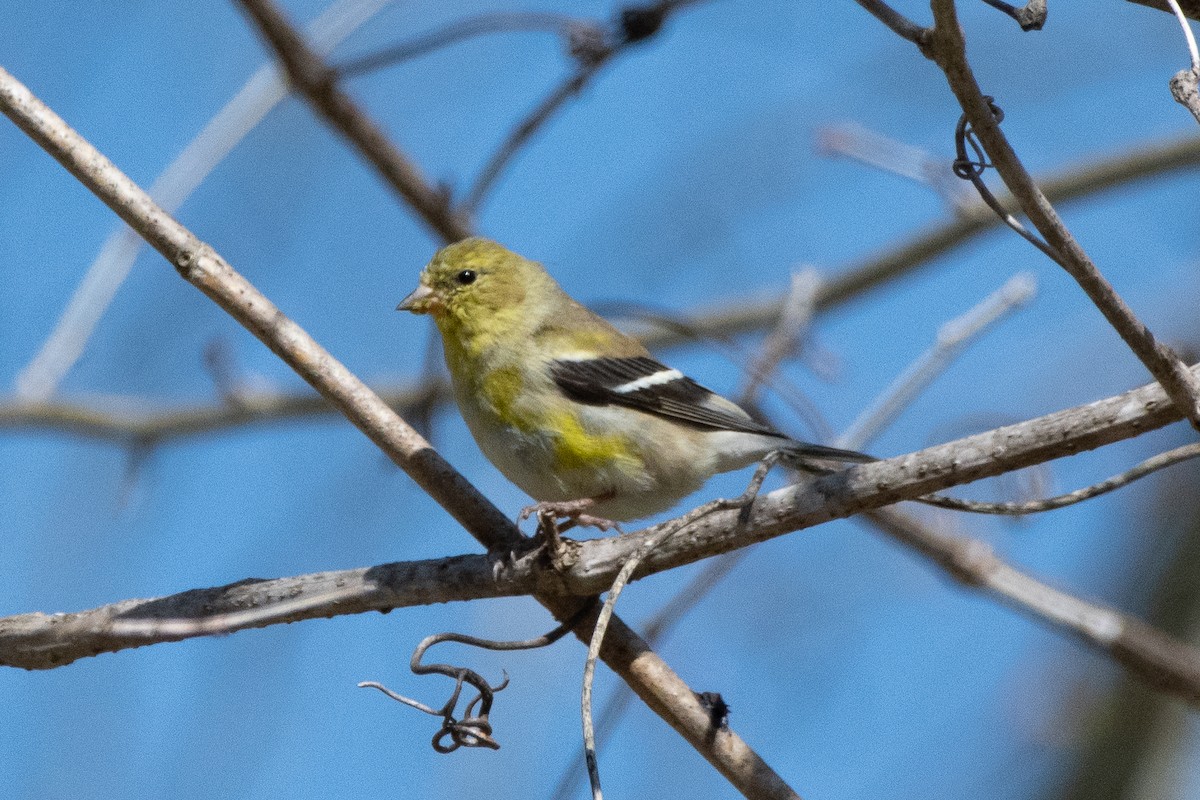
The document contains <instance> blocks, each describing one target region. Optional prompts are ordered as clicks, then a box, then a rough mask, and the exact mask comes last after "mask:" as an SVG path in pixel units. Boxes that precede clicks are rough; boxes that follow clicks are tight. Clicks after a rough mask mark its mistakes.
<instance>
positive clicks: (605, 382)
mask: <svg viewBox="0 0 1200 800" xmlns="http://www.w3.org/2000/svg"><path fill="white" fill-rule="evenodd" d="M396 309H397V310H398V311H409V312H413V313H415V314H427V315H429V316H430V317H432V318H433V322H434V324H435V325H436V327H437V329H438V332H439V333H440V334H441V340H442V345H443V350H444V354H445V359H446V367H447V369H448V371H449V373H450V380H451V384H452V386H453V392H454V397H455V400H456V401H457V404H458V408H459V410H460V412H461V413H462V417H463V419H464V421H465V422H466V425H467V428H468V429H469V430H470V431H471V434H472V436H473V437H474V439H475V441H476V443H477V444H478V446H479V449H480V450H481V451H482V452H483V454H484V455H485V456H486V457H487V458H488V460H490V461H491V462H492V463H493V464H494V465H495V466H496V468H497V469H499V470H500V472H501V473H502V474H503V475H504V476H505V477H506V478H508V479H509V480H510V481H512V482H513V483H514V484H516V485H517V486H518V487H519V488H520V489H521V490H522V491H524V492H525V493H526V494H528V495H529V496H530V497H532V498H533V499H534V500H535V501H536V503H535V504H534V505H532V506H529V507H527V508H525V509H523V510H522V512H521V518H522V519H524V518H526V517H528V516H529V515H531V514H535V513H536V514H538V515H543V514H545V515H550V516H551V517H552V518H565V519H568V520H569V521H571V522H572V523H574V524H581V525H592V526H595V527H598V528H601V529H602V530H607V529H609V528H611V527H613V526H615V524H616V523H619V522H628V521H632V520H637V519H642V518H644V517H648V516H651V515H654V514H657V513H659V512H662V511H666V510H667V509H670V508H672V507H673V506H675V505H676V504H677V503H678V502H679V501H680V500H682V499H683V498H684V497H686V496H688V495H690V494H692V493H693V492H695V491H697V490H698V489H700V488H701V487H702V486H703V485H704V483H705V482H706V481H708V479H709V478H710V477H712V476H713V475H715V474H717V473H722V472H729V471H733V470H738V469H742V468H744V467H747V466H749V465H751V464H753V463H755V462H759V461H761V460H762V459H764V458H766V457H767V456H768V455H770V454H774V453H778V454H780V455H781V456H782V457H783V458H784V459H785V460H788V461H790V462H792V463H797V462H799V463H801V464H803V463H805V462H807V461H808V460H809V459H818V460H825V461H839V462H867V461H873V460H875V459H873V458H872V457H871V456H868V455H865V454H863V453H858V452H855V451H852V450H842V449H838V448H834V447H826V446H823V445H818V444H810V443H807V442H801V441H797V440H795V439H792V438H790V437H788V436H786V435H785V434H783V433H780V432H779V431H778V430H776V429H775V428H773V427H771V426H770V425H767V424H765V423H763V422H760V421H758V420H756V419H754V418H753V417H751V416H750V414H748V413H747V412H746V411H745V410H744V409H742V408H741V407H739V406H738V405H737V404H736V403H734V402H733V401H731V400H728V399H726V398H724V397H722V396H721V395H719V394H717V393H716V392H713V391H711V390H710V389H706V388H705V387H704V386H701V385H700V384H699V383H697V382H696V381H694V380H692V379H691V378H689V377H687V376H686V375H684V374H683V373H682V372H680V371H679V370H676V369H672V368H671V367H668V366H666V365H664V364H662V363H660V362H659V361H657V360H656V359H654V358H653V357H652V356H651V355H650V352H649V351H648V350H647V349H646V348H645V346H643V345H642V343H641V342H639V341H638V340H636V339H634V338H633V337H631V336H629V335H627V334H625V333H622V332H621V331H619V330H618V329H617V328H616V327H614V326H613V325H612V324H610V323H609V322H608V321H607V320H605V319H604V318H603V317H601V316H599V315H597V314H595V313H593V312H592V311H590V310H588V309H587V308H585V307H584V306H583V305H581V304H580V303H578V302H577V301H575V300H574V299H573V298H572V297H571V296H570V295H568V294H567V293H566V291H564V290H563V288H562V287H561V286H559V284H558V283H557V282H556V281H555V280H554V278H553V277H552V276H551V275H550V273H549V272H547V271H546V269H545V268H544V267H543V266H542V265H541V264H539V263H538V262H536V261H532V260H530V259H527V258H524V257H523V256H521V255H519V254H517V253H515V252H513V251H512V250H509V249H508V248H506V247H504V246H503V245H501V244H499V243H497V242H495V241H492V240H490V239H486V238H482V237H471V238H467V239H463V240H461V241H458V242H455V243H453V244H450V245H447V246H445V247H443V248H442V249H440V250H438V251H437V253H435V254H434V256H433V258H432V259H431V260H430V261H429V263H428V264H427V265H426V266H425V268H424V269H423V270H422V271H421V273H420V277H419V280H418V285H417V288H416V289H415V290H413V291H412V293H411V294H409V295H408V296H407V297H405V298H404V299H403V300H402V301H401V302H400V304H399V305H398V306H397V307H396Z"/></svg>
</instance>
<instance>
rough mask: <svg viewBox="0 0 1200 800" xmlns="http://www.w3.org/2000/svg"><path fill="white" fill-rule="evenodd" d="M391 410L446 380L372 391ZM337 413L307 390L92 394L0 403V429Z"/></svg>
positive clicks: (112, 429)
mask: <svg viewBox="0 0 1200 800" xmlns="http://www.w3.org/2000/svg"><path fill="white" fill-rule="evenodd" d="M377 393H378V394H379V396H380V397H381V398H382V400H383V402H385V403H387V404H388V405H389V406H391V407H392V408H393V409H395V410H396V411H397V412H404V411H411V410H414V409H418V408H421V407H423V406H426V405H428V404H429V403H431V402H437V403H441V402H448V401H449V400H450V393H449V386H448V385H447V384H446V382H445V381H443V380H429V381H426V382H425V383H423V384H420V385H418V386H412V387H395V388H384V389H380V390H378V392H377ZM334 413H338V410H337V408H336V407H335V406H333V405H331V404H330V403H329V401H328V400H326V399H325V398H323V397H321V396H320V395H319V394H315V393H313V392H303V393H301V392H284V391H281V392H277V393H266V392H253V393H248V392H243V393H239V394H238V395H237V399H236V402H234V403H227V402H221V403H201V404H195V405H189V406H172V407H169V408H155V407H153V406H150V405H149V404H147V403H146V402H144V401H141V400H139V399H137V398H131V397H107V396H105V397H96V398H86V399H81V402H72V403H68V402H62V401H55V400H49V401H46V402H41V403H27V402H22V401H20V400H17V401H16V402H13V403H10V404H5V403H0V429H5V428H9V429H18V428H19V429H32V430H38V429H41V430H48V431H62V432H66V433H72V434H75V435H78V436H87V437H90V438H95V439H106V440H110V441H114V442H117V443H119V444H128V443H157V442H163V441H167V440H171V439H176V438H181V437H186V436H197V435H202V434H208V433H219V432H221V431H225V430H229V429H233V428H241V427H245V426H249V425H257V424H270V423H278V422H283V421H287V420H290V419H302V418H305V417H314V416H325V415H329V414H334Z"/></svg>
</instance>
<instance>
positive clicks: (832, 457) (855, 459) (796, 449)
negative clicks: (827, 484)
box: [783, 439, 879, 464]
mask: <svg viewBox="0 0 1200 800" xmlns="http://www.w3.org/2000/svg"><path fill="white" fill-rule="evenodd" d="M783 455H784V460H785V461H787V462H793V461H807V460H809V459H820V460H822V461H848V462H851V463H855V464H867V463H869V462H871V461H878V460H879V459H878V458H876V457H875V456H869V455H867V454H866V453H860V452H858V451H857V450H842V449H841V448H839V447H826V446H825V445H823V444H812V443H810V442H798V441H796V440H794V439H793V440H791V441H789V442H788V444H787V446H786V447H784V448H783Z"/></svg>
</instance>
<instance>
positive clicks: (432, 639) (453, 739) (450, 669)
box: [358, 603, 592, 753]
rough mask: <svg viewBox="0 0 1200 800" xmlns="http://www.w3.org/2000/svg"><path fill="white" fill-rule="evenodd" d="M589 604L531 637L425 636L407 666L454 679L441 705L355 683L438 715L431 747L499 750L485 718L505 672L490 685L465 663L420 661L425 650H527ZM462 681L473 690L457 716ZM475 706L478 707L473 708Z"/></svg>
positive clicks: (546, 641)
mask: <svg viewBox="0 0 1200 800" xmlns="http://www.w3.org/2000/svg"><path fill="white" fill-rule="evenodd" d="M591 607H592V603H587V604H585V605H584V606H583V607H582V608H581V609H580V610H579V611H578V612H576V614H575V615H574V616H572V617H571V618H570V619H569V620H567V621H566V622H564V623H563V624H561V625H559V626H558V627H557V628H555V629H554V630H552V631H550V632H549V633H546V634H544V635H542V636H538V637H537V638H534V639H524V640H521V641H493V640H491V639H480V638H478V637H475V636H467V635H466V634H462V633H452V632H446V633H435V634H433V635H432V636H426V637H425V638H424V639H423V640H421V643H420V644H418V645H417V648H416V649H415V650H414V651H413V654H412V658H411V659H410V660H409V668H410V669H411V670H412V671H413V674H415V675H445V676H447V677H449V678H453V679H454V691H453V692H452V693H451V695H450V698H449V699H448V700H447V701H446V702H445V703H444V704H443V705H442V707H441V708H431V707H430V706H427V705H425V704H424V703H421V702H419V701H417V700H413V699H412V698H409V697H405V696H404V695H401V694H398V693H396V692H393V691H392V690H391V689H388V688H387V687H386V686H384V685H383V684H381V683H378V682H376V681H363V682H362V683H360V684H358V686H359V688H371V689H378V690H379V691H381V692H383V693H384V694H386V695H387V696H388V697H390V698H392V699H393V700H395V701H397V702H399V703H403V704H404V705H406V706H411V707H412V708H415V709H417V710H418V711H422V712H424V713H426V714H429V715H431V716H434V717H441V718H442V725H441V727H440V728H438V730H437V732H436V733H435V734H434V735H433V740H432V745H433V749H434V750H436V751H437V752H439V753H453V752H454V751H455V750H457V749H458V748H460V747H487V748H489V749H491V750H499V749H500V743H499V742H497V741H496V740H495V739H494V738H492V724H491V722H490V721H489V719H488V715H489V714H490V713H491V710H492V702H493V700H494V699H495V695H496V693H497V692H500V691H503V690H504V689H505V688H507V687H508V683H509V680H508V673H504V678H503V680H501V681H500V683H498V684H496V685H495V686H492V685H491V684H489V683H488V682H487V680H486V679H484V677H483V676H482V675H480V674H479V673H478V672H475V671H474V670H472V669H469V668H467V667H456V666H453V665H451V664H424V663H422V659H423V658H424V657H425V651H427V650H428V649H429V648H430V647H433V646H434V645H435V644H438V643H439V642H458V643H459V644H465V645H469V646H471V647H480V648H483V649H485V650H531V649H533V648H536V647H546V646H547V645H550V644H553V643H554V642H556V641H558V640H559V639H561V638H562V637H563V635H564V634H566V633H567V632H568V631H569V630H571V628H573V627H574V626H575V624H576V623H577V622H578V621H579V619H580V618H581V617H582V616H583V615H584V614H585V613H587V612H588V611H589V610H591ZM464 684H466V685H469V686H471V687H472V688H474V689H475V690H476V692H477V694H476V695H475V697H474V698H473V699H472V700H471V701H470V702H468V703H467V705H466V707H465V708H464V709H463V712H462V717H461V718H459V717H458V716H457V714H458V712H457V708H458V701H459V698H460V697H461V696H462V690H463V685H464ZM477 708H478V711H476V709H477ZM447 740H448V741H447Z"/></svg>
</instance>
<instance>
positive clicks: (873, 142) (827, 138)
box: [817, 122, 979, 211]
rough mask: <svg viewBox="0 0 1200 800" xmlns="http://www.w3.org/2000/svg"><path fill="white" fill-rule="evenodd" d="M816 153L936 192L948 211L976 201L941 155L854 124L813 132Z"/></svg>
mask: <svg viewBox="0 0 1200 800" xmlns="http://www.w3.org/2000/svg"><path fill="white" fill-rule="evenodd" d="M817 152H818V153H820V154H821V155H824V156H827V157H828V156H841V157H843V158H848V159H851V160H854V161H858V162H860V163H863V164H866V165H868V166H872V167H875V168H876V169H878V170H882V171H884V172H888V173H891V174H892V175H898V176H900V177H901V178H906V179H907V180H910V181H912V182H913V183H917V184H920V185H921V186H925V187H927V188H929V189H932V190H933V191H934V192H936V193H937V195H938V196H939V197H941V198H942V200H943V201H945V203H946V204H947V205H948V206H949V207H950V208H951V209H952V210H955V211H957V210H959V209H961V208H963V207H966V206H970V205H971V204H972V203H974V202H976V201H978V199H979V198H978V197H976V196H975V194H974V193H973V192H972V191H971V190H970V189H967V188H966V187H965V186H963V182H962V181H961V180H959V178H958V177H957V176H955V174H954V172H953V171H951V169H950V164H948V163H946V159H945V158H944V157H942V156H935V155H934V154H932V153H930V152H928V151H927V150H923V149H921V148H919V147H913V146H912V145H909V144H905V143H904V142H900V141H897V140H895V139H892V138H891V137H888V136H884V135H883V134H882V133H878V132H876V131H873V130H871V129H870V128H867V127H866V126H864V125H860V124H859V123H857V122H851V123H843V124H841V125H829V126H827V127H824V128H821V130H820V131H818V132H817Z"/></svg>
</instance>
